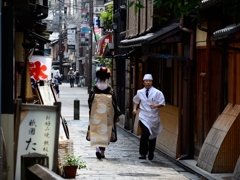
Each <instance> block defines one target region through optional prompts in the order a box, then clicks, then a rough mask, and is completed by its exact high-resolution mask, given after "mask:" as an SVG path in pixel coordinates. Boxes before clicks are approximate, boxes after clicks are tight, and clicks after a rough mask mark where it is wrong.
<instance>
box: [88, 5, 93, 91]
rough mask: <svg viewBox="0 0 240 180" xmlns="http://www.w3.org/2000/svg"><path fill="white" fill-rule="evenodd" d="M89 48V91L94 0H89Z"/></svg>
mask: <svg viewBox="0 0 240 180" xmlns="http://www.w3.org/2000/svg"><path fill="white" fill-rule="evenodd" d="M89 27H90V31H89V41H88V42H89V48H88V56H89V57H88V93H90V92H91V88H92V31H93V0H90V1H89Z"/></svg>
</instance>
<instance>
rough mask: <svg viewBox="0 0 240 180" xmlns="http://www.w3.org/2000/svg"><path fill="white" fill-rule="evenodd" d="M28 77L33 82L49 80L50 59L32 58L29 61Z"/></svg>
mask: <svg viewBox="0 0 240 180" xmlns="http://www.w3.org/2000/svg"><path fill="white" fill-rule="evenodd" d="M29 68H30V77H31V78H33V79H34V80H35V81H37V82H38V81H40V80H50V79H51V68H52V58H51V57H49V56H34V55H33V56H32V58H31V59H29Z"/></svg>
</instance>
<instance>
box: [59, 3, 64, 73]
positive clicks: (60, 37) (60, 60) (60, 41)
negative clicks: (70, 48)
mask: <svg viewBox="0 0 240 180" xmlns="http://www.w3.org/2000/svg"><path fill="white" fill-rule="evenodd" d="M58 3H59V29H58V30H59V39H58V45H59V49H58V55H59V71H60V73H61V74H63V71H62V59H63V53H64V52H63V51H62V50H63V49H62V46H63V44H62V42H63V38H62V6H61V2H60V1H59V2H58Z"/></svg>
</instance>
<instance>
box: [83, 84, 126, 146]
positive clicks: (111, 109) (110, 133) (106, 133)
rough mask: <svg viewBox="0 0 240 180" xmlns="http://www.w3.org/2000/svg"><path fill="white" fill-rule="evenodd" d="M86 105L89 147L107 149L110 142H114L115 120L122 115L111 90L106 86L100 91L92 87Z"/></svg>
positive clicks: (115, 133) (115, 135) (115, 138)
mask: <svg viewBox="0 0 240 180" xmlns="http://www.w3.org/2000/svg"><path fill="white" fill-rule="evenodd" d="M88 105H89V117H90V118H89V123H90V127H89V133H88V135H87V140H90V141H91V146H97V147H98V146H99V147H107V146H108V144H109V143H110V142H116V141H117V131H116V119H117V118H118V117H119V116H120V115H121V114H122V113H121V111H120V109H119V108H118V106H117V99H116V96H115V94H114V91H113V89H112V88H111V87H110V86H108V87H107V88H106V89H104V90H100V89H98V87H97V86H94V87H93V88H92V90H91V92H90V94H89V98H88ZM90 137H91V138H90Z"/></svg>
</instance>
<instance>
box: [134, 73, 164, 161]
mask: <svg viewBox="0 0 240 180" xmlns="http://www.w3.org/2000/svg"><path fill="white" fill-rule="evenodd" d="M152 81H153V78H152V75H151V74H145V75H144V77H143V85H144V88H142V89H140V90H138V91H137V94H136V95H135V96H134V98H133V103H134V105H133V112H132V114H133V115H136V111H137V106H138V105H139V109H140V112H139V123H140V127H141V131H142V134H141V138H140V147H139V153H140V157H139V159H146V155H147V154H148V159H149V160H152V159H153V158H154V149H155V147H156V138H157V136H158V135H159V134H160V133H161V131H162V124H161V122H160V118H159V108H160V107H163V106H165V98H164V95H163V93H162V92H161V91H159V90H158V89H156V88H154V87H153V86H152Z"/></svg>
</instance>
